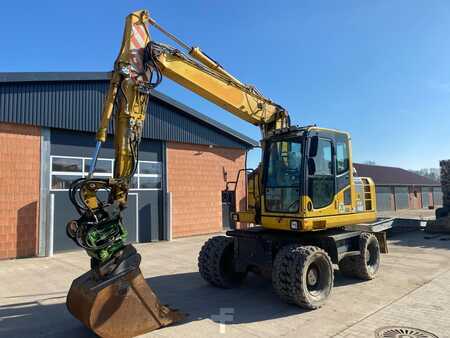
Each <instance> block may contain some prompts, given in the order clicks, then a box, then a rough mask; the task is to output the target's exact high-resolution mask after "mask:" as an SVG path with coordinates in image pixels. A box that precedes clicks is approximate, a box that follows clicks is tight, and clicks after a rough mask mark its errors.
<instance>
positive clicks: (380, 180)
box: [354, 163, 442, 211]
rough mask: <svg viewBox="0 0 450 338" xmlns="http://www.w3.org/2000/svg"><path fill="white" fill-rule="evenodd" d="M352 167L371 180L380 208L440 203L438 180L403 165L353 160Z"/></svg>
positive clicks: (400, 208)
mask: <svg viewBox="0 0 450 338" xmlns="http://www.w3.org/2000/svg"><path fill="white" fill-rule="evenodd" d="M354 167H355V169H356V171H357V173H358V175H359V176H363V177H371V178H372V179H373V180H374V182H375V186H376V192H377V210H379V211H389V210H402V209H422V208H435V207H436V206H440V205H442V190H441V186H440V183H439V182H436V181H433V180H431V179H429V178H427V177H423V176H420V175H417V174H415V173H413V172H411V171H408V170H405V169H402V168H396V167H386V166H380V165H369V164H358V163H354Z"/></svg>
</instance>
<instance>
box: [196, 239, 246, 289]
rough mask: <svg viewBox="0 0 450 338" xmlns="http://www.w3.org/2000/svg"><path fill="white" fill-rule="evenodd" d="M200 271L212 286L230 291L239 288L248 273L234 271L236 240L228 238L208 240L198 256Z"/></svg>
mask: <svg viewBox="0 0 450 338" xmlns="http://www.w3.org/2000/svg"><path fill="white" fill-rule="evenodd" d="M198 270H199V272H200V275H201V276H202V278H203V279H204V280H205V281H207V282H208V283H210V284H211V285H214V286H217V287H220V288H224V289H230V288H234V287H237V286H239V285H240V284H241V283H242V281H243V280H244V279H245V277H246V275H247V273H246V272H236V271H235V269H234V240H233V238H230V237H226V236H216V237H212V238H210V239H208V240H207V241H206V243H205V244H204V245H203V247H202V249H201V250H200V254H199V255H198Z"/></svg>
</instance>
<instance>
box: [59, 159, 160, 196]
mask: <svg viewBox="0 0 450 338" xmlns="http://www.w3.org/2000/svg"><path fill="white" fill-rule="evenodd" d="M91 161H92V159H91V158H88V157H72V156H50V168H51V171H50V189H51V190H53V191H65V190H68V189H69V187H70V184H71V183H72V182H73V181H75V180H77V179H79V178H82V177H86V176H87V175H88V174H89V168H90V165H91ZM113 170H114V160H112V159H107V158H99V159H97V164H96V166H95V171H94V177H98V178H109V177H113ZM161 182H162V163H161V162H155V161H139V162H138V168H137V170H136V174H135V175H134V177H133V178H132V180H131V182H130V190H161V189H162V183H161Z"/></svg>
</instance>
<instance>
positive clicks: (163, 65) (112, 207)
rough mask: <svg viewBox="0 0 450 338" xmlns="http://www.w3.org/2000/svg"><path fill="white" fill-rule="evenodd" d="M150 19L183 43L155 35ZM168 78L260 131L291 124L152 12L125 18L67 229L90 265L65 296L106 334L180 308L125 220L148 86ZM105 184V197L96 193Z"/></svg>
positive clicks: (164, 317) (157, 321) (170, 315)
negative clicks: (156, 279)
mask: <svg viewBox="0 0 450 338" xmlns="http://www.w3.org/2000/svg"><path fill="white" fill-rule="evenodd" d="M150 26H153V27H155V28H157V29H159V30H160V31H162V32H163V33H164V34H166V35H167V36H168V37H169V38H171V39H172V40H174V41H175V42H176V43H177V44H178V45H180V46H181V47H182V48H184V49H186V50H187V53H183V52H181V51H180V50H178V49H176V48H173V47H170V46H167V45H164V44H161V43H157V42H154V41H152V40H151V38H150V34H149V32H148V27H150ZM163 76H164V77H167V78H170V79H172V80H173V81H175V82H177V83H178V84H180V85H182V86H184V87H186V88H187V89H189V90H191V91H192V92H194V93H196V94H198V95H200V96H202V97H204V98H205V99H207V100H209V101H211V102H212V103H214V104H216V105H218V106H220V107H222V108H224V109H225V110H227V111H229V112H230V113H232V114H234V115H236V116H237V117H239V118H241V119H243V120H245V121H247V122H249V123H251V124H253V125H255V126H259V127H260V129H261V132H262V134H263V136H265V135H266V134H267V133H269V132H271V131H273V130H275V129H279V128H286V127H289V124H290V123H289V116H288V114H287V112H286V110H285V109H284V108H282V107H281V106H280V105H278V104H276V103H274V102H273V101H271V100H270V99H268V98H266V97H264V96H263V95H262V94H261V93H260V92H259V91H258V90H257V89H256V88H255V87H253V86H251V85H246V84H243V83H242V82H240V81H239V80H238V79H236V78H235V77H234V76H232V75H231V74H229V73H228V72H227V71H226V70H225V69H223V67H222V66H221V65H220V64H219V63H217V62H216V61H214V60H213V59H211V58H210V57H208V56H207V55H206V54H204V53H203V52H202V51H201V50H200V49H199V48H198V47H189V46H188V45H187V44H185V43H184V42H182V41H181V40H179V39H178V38H176V37H175V36H174V35H172V34H170V33H169V32H167V31H165V30H164V29H163V28H162V27H161V26H160V25H158V24H157V23H156V21H155V20H153V19H152V18H150V16H149V14H148V12H147V11H145V10H144V11H137V12H134V13H131V14H130V15H129V16H128V17H127V19H126V23H125V30H124V36H123V40H122V46H121V48H120V52H119V55H118V57H117V59H116V62H115V64H114V70H113V72H112V77H111V81H110V86H109V90H108V93H107V96H106V101H105V104H104V108H103V112H102V116H101V121H100V126H99V128H98V132H97V135H96V138H97V144H96V147H95V151H94V154H93V158H92V160H91V163H90V168H89V175H88V176H87V177H84V178H81V179H79V180H76V181H74V182H73V183H72V185H71V187H70V189H69V197H70V200H71V201H72V203H73V204H74V206H75V208H76V210H77V211H78V212H79V214H80V218H79V219H77V220H72V221H70V222H69V223H68V224H67V226H66V229H67V235H68V236H69V237H70V238H71V239H73V240H74V241H75V243H76V244H77V245H79V246H80V247H82V248H84V249H85V250H86V252H87V253H88V255H89V256H90V257H91V270H90V271H89V272H87V273H86V274H84V275H82V276H80V277H79V278H77V279H76V280H75V281H74V282H73V283H72V286H71V289H70V291H69V294H68V297H67V306H68V308H69V310H70V312H71V313H72V314H73V315H74V316H75V317H76V318H78V319H80V320H81V321H82V322H83V323H84V324H85V325H86V326H88V327H89V328H91V329H92V330H93V331H94V332H95V333H97V334H98V335H100V336H103V337H128V336H135V335H137V334H141V333H144V332H148V331H152V330H155V329H158V328H160V327H162V326H166V325H169V324H171V323H172V322H174V321H177V320H180V319H181V318H182V317H183V315H181V314H180V313H179V312H177V311H172V310H170V309H169V308H167V307H165V306H162V305H161V304H160V303H159V301H158V299H157V297H156V296H155V294H154V293H153V292H152V291H151V289H150V287H149V286H148V285H147V284H146V283H145V280H144V279H143V277H142V274H141V272H140V270H139V264H140V256H139V254H138V253H137V252H136V250H135V249H134V247H133V246H132V245H131V244H127V243H126V238H127V231H126V228H125V226H124V224H123V222H122V210H123V209H124V208H126V205H127V197H128V190H129V186H130V182H131V179H132V177H133V175H134V173H135V170H136V168H137V164H138V147H139V143H140V141H141V138H142V130H143V125H144V120H145V117H146V113H147V106H148V100H149V95H150V93H151V90H152V89H153V88H155V87H156V86H157V85H158V84H159V83H160V82H161V80H162V78H163ZM113 118H114V122H115V123H114V128H113V130H112V132H113V135H114V147H115V162H114V174H113V177H112V178H109V179H103V178H98V177H96V176H95V164H96V161H97V157H98V155H99V153H100V150H101V146H102V144H103V143H104V142H105V141H106V139H107V133H108V130H109V126H110V122H111V120H112V119H113ZM100 190H102V191H105V190H106V191H107V193H108V198H107V199H106V200H105V199H103V200H102V199H101V198H100V197H99V196H98V192H99V191H100Z"/></svg>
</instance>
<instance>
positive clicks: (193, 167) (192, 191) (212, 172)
mask: <svg viewBox="0 0 450 338" xmlns="http://www.w3.org/2000/svg"><path fill="white" fill-rule="evenodd" d="M244 161H245V152H244V150H242V149H233V148H216V147H215V148H209V147H208V146H202V145H189V144H181V143H168V144H167V166H168V180H169V186H168V190H169V192H171V193H172V235H173V237H182V236H189V235H198V234H207V233H213V232H217V231H221V230H222V204H221V203H222V199H221V198H222V197H221V196H222V195H221V192H222V190H225V180H224V172H226V173H227V178H228V181H234V180H235V179H236V175H237V173H238V170H239V169H242V168H244ZM236 204H237V206H238V209H243V208H245V193H244V180H243V179H242V178H241V179H240V184H239V187H238V189H237V192H236Z"/></svg>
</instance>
